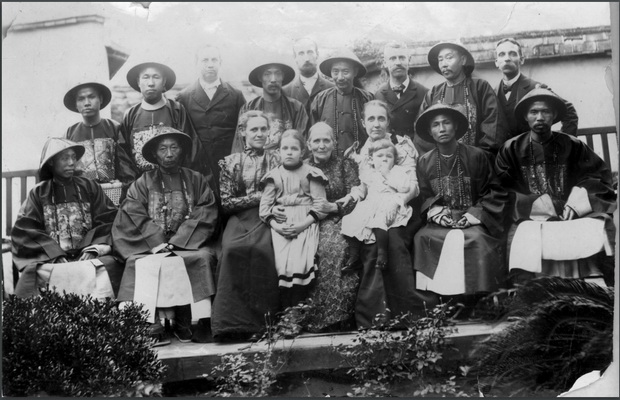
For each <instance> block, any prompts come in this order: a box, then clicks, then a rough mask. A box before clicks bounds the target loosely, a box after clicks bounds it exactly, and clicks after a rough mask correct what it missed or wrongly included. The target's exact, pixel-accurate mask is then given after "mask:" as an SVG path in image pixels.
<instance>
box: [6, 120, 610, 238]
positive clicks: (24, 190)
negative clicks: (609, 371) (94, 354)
mask: <svg viewBox="0 0 620 400" xmlns="http://www.w3.org/2000/svg"><path fill="white" fill-rule="evenodd" d="M577 136H578V137H580V138H584V139H585V142H586V143H587V145H588V146H589V147H590V148H591V149H593V150H594V151H595V152H596V153H597V154H599V155H600V156H601V157H602V158H603V159H604V160H605V162H606V163H607V165H609V166H610V167H611V169H612V171H614V172H617V171H618V134H617V130H616V127H615V126H603V127H598V128H585V129H579V131H578V132H577ZM610 142H611V143H610ZM28 178H34V183H35V184H36V183H38V182H39V177H38V175H37V170H34V169H31V170H26V171H15V172H3V173H2V180H5V186H4V187H5V193H6V200H5V202H4V206H5V207H6V209H5V213H4V235H3V237H8V236H10V235H11V229H12V227H13V220H14V218H15V217H16V216H17V211H18V210H15V209H14V208H13V203H14V200H13V179H19V180H20V188H19V194H20V197H19V198H20V202H19V204H22V203H23V202H24V200H26V196H28V190H29V187H28V186H29V185H28V181H27V180H28ZM31 182H32V179H31ZM31 186H33V185H31Z"/></svg>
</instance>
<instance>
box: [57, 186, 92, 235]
mask: <svg viewBox="0 0 620 400" xmlns="http://www.w3.org/2000/svg"><path fill="white" fill-rule="evenodd" d="M71 182H72V183H73V188H74V189H75V191H76V193H77V196H78V205H79V209H80V215H81V217H82V235H84V234H85V233H86V231H88V226H87V224H86V214H85V213H84V207H83V206H82V191H81V190H80V187H79V186H78V185H76V184H75V181H74V180H73V179H72V180H71ZM53 183H54V182H52V206H53V208H54V218H55V219H56V232H55V233H56V241H57V242H58V243H59V244H60V218H59V217H58V206H57V204H56V187H55V186H54V185H53ZM58 184H59V185H60V186H62V191H63V194H64V196H65V201H67V189H66V188H65V185H63V184H62V183H60V182H58ZM67 230H68V231H69V237H70V238H71V245H72V246H73V234H72V232H71V225H69V226H68V228H67Z"/></svg>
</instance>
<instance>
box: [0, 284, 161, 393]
mask: <svg viewBox="0 0 620 400" xmlns="http://www.w3.org/2000/svg"><path fill="white" fill-rule="evenodd" d="M2 317H3V330H2V370H3V381H2V388H3V392H4V394H5V395H8V396H32V395H35V394H47V395H52V396H80V397H92V396H139V395H146V396H155V395H161V383H160V382H161V379H162V375H163V372H164V366H163V364H162V363H161V361H159V360H158V359H157V355H156V353H155V352H154V351H153V350H152V339H151V338H150V337H149V336H148V332H147V330H148V323H147V321H146V312H145V311H143V310H142V308H141V306H137V305H129V306H127V307H125V308H123V309H122V310H119V309H118V307H117V304H116V303H115V302H114V301H112V300H106V301H100V300H95V299H93V298H92V297H83V296H78V295H75V294H64V295H63V294H59V293H57V292H54V291H49V290H44V291H42V293H41V296H38V297H31V298H26V299H20V298H17V297H15V296H11V297H9V298H8V299H7V300H5V301H3V312H2Z"/></svg>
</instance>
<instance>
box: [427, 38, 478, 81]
mask: <svg viewBox="0 0 620 400" xmlns="http://www.w3.org/2000/svg"><path fill="white" fill-rule="evenodd" d="M445 48H449V49H456V50H458V51H459V52H461V53H463V54H465V58H466V59H467V61H466V63H465V65H464V66H463V70H464V71H465V74H466V75H469V74H471V73H472V71H473V70H474V69H475V68H476V61H475V60H474V56H472V54H471V53H470V52H469V50H467V49H466V48H465V47H463V46H461V45H459V44H456V43H450V42H441V43H437V44H436V45H434V46H433V47H432V48H431V49H430V50H429V51H428V56H427V59H428V63H429V64H430V66H431V68H432V69H433V70H434V71H435V72H437V73H438V74H439V75H442V76H443V74H442V73H441V69H440V68H439V61H438V60H437V57H439V52H440V51H441V50H443V49H445Z"/></svg>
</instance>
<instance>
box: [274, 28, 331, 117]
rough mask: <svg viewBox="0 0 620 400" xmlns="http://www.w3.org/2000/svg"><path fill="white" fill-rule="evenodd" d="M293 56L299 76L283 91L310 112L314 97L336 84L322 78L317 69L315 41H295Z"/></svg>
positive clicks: (317, 54)
mask: <svg viewBox="0 0 620 400" xmlns="http://www.w3.org/2000/svg"><path fill="white" fill-rule="evenodd" d="M293 55H294V57H295V62H296V63H297V68H298V69H299V74H298V75H297V77H296V78H295V79H294V80H293V82H291V83H289V84H288V85H286V86H284V87H283V88H282V91H283V92H284V95H285V96H288V97H292V98H294V99H295V100H298V101H299V102H300V103H301V104H303V105H304V108H305V109H306V112H308V111H309V107H310V103H311V102H312V97H314V95H315V94H317V93H319V92H320V91H322V90H325V89H327V88H330V87H332V86H334V84H333V83H332V82H330V81H328V80H327V79H325V78H324V77H323V76H321V74H320V73H319V71H318V69H317V64H318V62H317V60H318V58H319V49H318V47H317V45H316V43H315V42H314V41H312V40H311V39H308V38H301V39H299V40H297V41H295V43H294V44H293Z"/></svg>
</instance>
